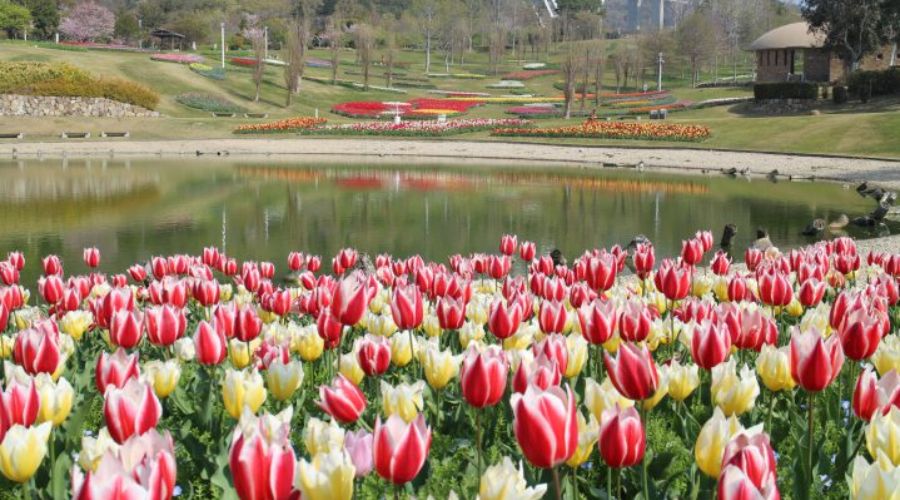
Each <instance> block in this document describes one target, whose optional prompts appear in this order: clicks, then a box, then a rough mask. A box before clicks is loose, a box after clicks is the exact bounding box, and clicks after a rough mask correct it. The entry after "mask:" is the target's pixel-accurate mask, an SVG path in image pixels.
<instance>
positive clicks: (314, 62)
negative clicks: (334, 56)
mask: <svg viewBox="0 0 900 500" xmlns="http://www.w3.org/2000/svg"><path fill="white" fill-rule="evenodd" d="M304 64H306V65H307V66H308V67H310V68H330V67H331V61H327V60H325V59H320V58H318V57H307V58H306V61H304Z"/></svg>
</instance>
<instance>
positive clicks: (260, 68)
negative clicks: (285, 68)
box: [243, 16, 266, 102]
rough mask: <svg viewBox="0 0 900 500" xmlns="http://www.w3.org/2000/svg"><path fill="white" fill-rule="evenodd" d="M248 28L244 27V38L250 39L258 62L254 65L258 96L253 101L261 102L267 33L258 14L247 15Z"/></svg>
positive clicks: (254, 82)
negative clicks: (261, 25)
mask: <svg viewBox="0 0 900 500" xmlns="http://www.w3.org/2000/svg"><path fill="white" fill-rule="evenodd" d="M247 17H248V19H247V26H248V27H247V28H244V31H243V34H244V38H246V39H247V40H249V41H250V44H251V46H252V47H253V57H254V59H255V62H256V64H255V65H254V67H253V84H254V85H255V86H256V96H255V97H254V98H253V102H259V91H260V87H261V86H262V79H263V75H265V73H266V59H265V54H266V35H265V31H264V30H263V28H261V27H260V26H259V24H258V18H257V17H256V16H247Z"/></svg>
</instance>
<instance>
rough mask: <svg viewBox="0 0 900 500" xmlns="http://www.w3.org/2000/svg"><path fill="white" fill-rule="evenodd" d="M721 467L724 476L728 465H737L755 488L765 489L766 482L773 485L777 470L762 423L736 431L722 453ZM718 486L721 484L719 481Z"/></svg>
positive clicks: (772, 451)
mask: <svg viewBox="0 0 900 500" xmlns="http://www.w3.org/2000/svg"><path fill="white" fill-rule="evenodd" d="M722 467H723V469H725V471H726V472H725V474H724V475H725V476H727V475H728V472H727V471H728V468H729V467H737V468H738V469H740V470H741V471H742V472H743V473H744V475H745V476H746V479H748V480H749V482H750V483H751V484H752V485H753V486H754V488H755V489H757V490H763V489H766V488H767V487H768V483H772V484H773V485H774V479H775V477H776V472H777V471H776V464H775V451H774V450H773V449H772V445H771V444H770V443H769V436H768V434H766V433H765V432H762V424H760V425H758V426H755V427H752V428H750V429H747V430H745V431H740V432H738V433H737V434H736V435H735V436H734V437H733V438H732V439H731V441H729V442H728V444H727V445H726V446H725V450H724V452H723V453H722ZM719 486H720V487H722V486H723V484H722V483H719ZM737 498H743V497H741V496H738V497H737Z"/></svg>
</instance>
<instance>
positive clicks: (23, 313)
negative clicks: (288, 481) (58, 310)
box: [11, 306, 44, 330]
mask: <svg viewBox="0 0 900 500" xmlns="http://www.w3.org/2000/svg"><path fill="white" fill-rule="evenodd" d="M11 316H12V317H13V319H15V325H16V329H17V330H24V329H26V328H28V327H30V326H31V325H32V324H33V323H34V322H35V321H37V320H39V319H41V318H42V317H43V316H44V313H43V311H41V309H40V308H39V307H32V306H25V307H23V308H21V309H19V310H18V311H15V312H14V313H12V314H11Z"/></svg>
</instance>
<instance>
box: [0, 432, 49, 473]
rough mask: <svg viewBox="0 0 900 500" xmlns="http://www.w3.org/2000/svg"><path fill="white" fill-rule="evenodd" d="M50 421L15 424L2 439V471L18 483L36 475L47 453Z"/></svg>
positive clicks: (0, 460) (0, 456)
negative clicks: (31, 425) (25, 425)
mask: <svg viewBox="0 0 900 500" xmlns="http://www.w3.org/2000/svg"><path fill="white" fill-rule="evenodd" d="M52 429H53V427H52V426H51V424H50V422H44V423H43V424H40V425H38V426H35V427H23V426H21V425H18V424H16V425H13V426H12V427H11V428H10V429H9V430H8V431H7V432H6V434H5V435H4V436H3V439H2V441H0V473H2V474H3V475H4V476H5V477H6V478H7V479H9V480H10V481H13V482H16V483H25V482H27V481H28V480H30V479H31V477H32V476H34V474H35V472H37V470H38V467H40V465H41V462H42V461H43V460H44V456H45V455H46V454H47V441H48V440H49V438H50V431H51V430H52Z"/></svg>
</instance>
